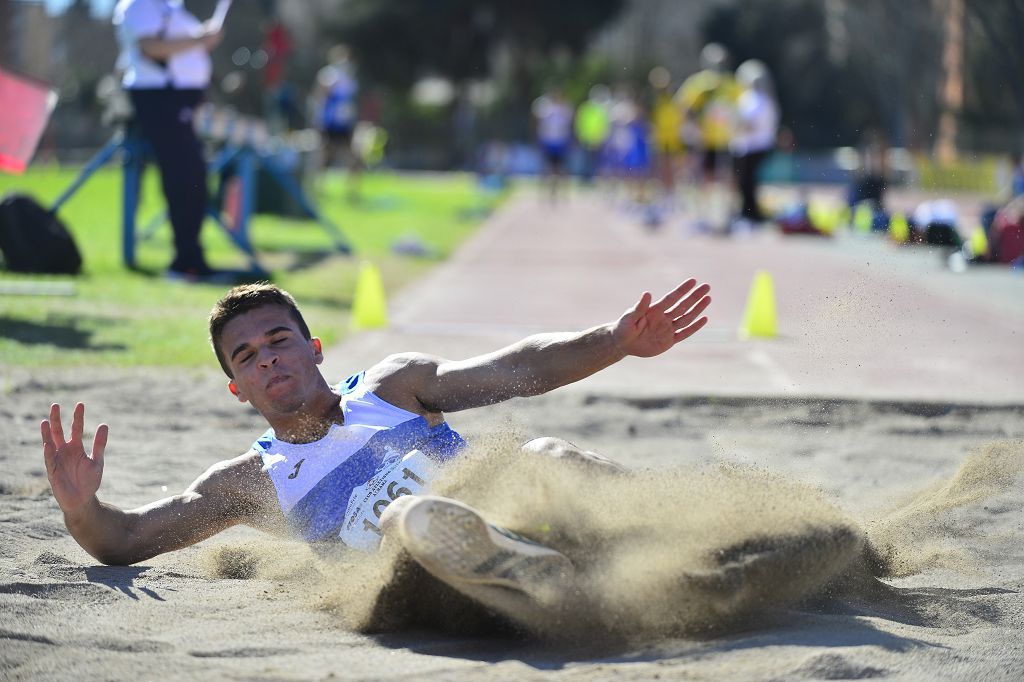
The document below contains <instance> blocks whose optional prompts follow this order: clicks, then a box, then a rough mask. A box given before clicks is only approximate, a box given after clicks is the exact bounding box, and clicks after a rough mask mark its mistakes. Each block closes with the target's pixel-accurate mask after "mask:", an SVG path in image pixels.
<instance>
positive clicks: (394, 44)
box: [330, 0, 623, 88]
mask: <svg viewBox="0 0 1024 682" xmlns="http://www.w3.org/2000/svg"><path fill="white" fill-rule="evenodd" d="M622 4H623V2H622V0H562V1H561V2H545V1H544V0H518V1H517V2H509V1H508V0H349V2H347V3H346V5H345V11H344V12H343V13H342V15H341V17H340V18H339V20H338V22H337V23H336V24H334V26H333V27H331V29H330V33H331V34H332V35H335V36H336V37H337V39H338V40H339V41H341V42H345V43H347V44H348V45H350V46H351V47H353V48H354V49H355V52H356V54H357V55H361V56H362V59H360V70H361V73H362V74H363V75H365V76H366V77H367V78H369V79H370V80H373V81H375V82H380V83H387V84H388V85H389V86H391V87H395V88H408V87H410V86H411V85H412V84H413V83H415V82H416V80H417V79H418V78H420V77H422V76H425V75H431V74H437V75H441V76H445V77H447V78H450V79H451V80H453V81H456V82H460V81H466V80H469V79H483V78H487V77H490V76H492V75H493V72H494V66H495V64H494V63H493V60H494V58H495V54H496V48H506V49H508V50H509V51H510V52H511V63H512V65H513V68H514V69H515V68H522V67H524V66H528V65H529V63H530V62H531V61H533V59H534V58H535V57H537V56H541V57H549V56H550V55H551V54H552V53H553V52H554V51H556V50H568V51H569V52H570V53H571V54H573V55H579V54H580V53H582V52H583V50H584V49H585V48H586V47H587V45H588V43H589V39H590V37H591V35H592V34H593V33H594V32H595V31H597V30H598V29H599V28H601V27H603V26H604V25H605V24H607V22H608V21H610V20H611V19H612V18H614V17H615V15H616V14H617V13H618V12H619V10H620V9H621V7H622Z"/></svg>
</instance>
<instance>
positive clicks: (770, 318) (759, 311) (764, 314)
mask: <svg viewBox="0 0 1024 682" xmlns="http://www.w3.org/2000/svg"><path fill="white" fill-rule="evenodd" d="M775 334H776V320H775V286H774V285H773V284H772V276H771V275H769V274H768V273H767V272H765V271H764V270H760V271H758V273H757V274H755V275H754V281H753V283H752V284H751V285H750V296H749V297H748V298H747V309H746V312H744V314H743V325H742V326H741V327H740V338H743V339H749V338H754V337H760V338H766V339H770V338H774V337H775Z"/></svg>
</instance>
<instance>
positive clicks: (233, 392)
mask: <svg viewBox="0 0 1024 682" xmlns="http://www.w3.org/2000/svg"><path fill="white" fill-rule="evenodd" d="M228 390H229V391H231V395H233V396H235V397H236V398H238V402H240V403H244V402H246V400H245V396H242V395H239V393H238V386H236V385H235V382H233V381H229V382H228Z"/></svg>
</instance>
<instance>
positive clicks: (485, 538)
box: [381, 496, 573, 603]
mask: <svg viewBox="0 0 1024 682" xmlns="http://www.w3.org/2000/svg"><path fill="white" fill-rule="evenodd" d="M381 524H382V527H383V528H384V531H385V533H386V534H387V535H395V536H397V537H396V539H397V540H398V541H399V542H400V543H401V545H402V546H403V547H404V548H405V549H406V551H408V552H409V554H411V555H412V557H413V558H414V559H415V560H416V561H417V562H418V563H419V564H420V565H421V566H423V568H425V569H426V570H427V571H428V572H429V573H431V574H432V575H433V576H434V577H436V578H438V579H439V580H441V581H443V582H445V583H448V584H449V585H451V586H452V587H455V588H456V589H459V587H460V585H465V586H473V585H476V586H497V587H502V588H508V589H511V590H515V591H517V592H520V593H522V594H525V595H527V596H529V597H531V598H533V599H535V600H537V601H539V602H542V603H550V602H551V601H552V600H554V599H557V598H558V596H559V595H560V594H561V593H562V592H563V591H564V587H565V585H566V584H567V580H568V579H569V578H571V576H572V575H573V566H572V563H571V562H570V561H569V559H568V557H566V556H565V555H564V554H561V553H560V552H557V551H556V550H553V549H551V548H548V547H544V546H542V545H538V544H536V543H533V542H531V541H529V540H527V539H525V538H520V537H519V536H517V535H516V534H515V533H512V532H511V531H508V530H506V529H504V528H500V527H498V526H494V525H492V524H489V523H487V521H485V520H484V519H483V517H482V516H480V514H479V513H478V512H477V511H476V510H474V509H473V508H472V507H470V506H468V505H465V504H463V503H461V502H457V501H455V500H450V499H447V498H441V497H433V496H407V497H403V498H399V500H396V501H395V502H393V503H392V504H391V505H390V506H389V507H388V509H387V510H386V512H385V516H384V517H382V518H381Z"/></svg>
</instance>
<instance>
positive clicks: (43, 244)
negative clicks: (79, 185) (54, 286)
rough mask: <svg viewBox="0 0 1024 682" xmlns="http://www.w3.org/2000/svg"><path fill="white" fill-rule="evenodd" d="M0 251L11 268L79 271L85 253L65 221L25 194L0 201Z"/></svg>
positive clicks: (7, 197)
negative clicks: (76, 242)
mask: <svg viewBox="0 0 1024 682" xmlns="http://www.w3.org/2000/svg"><path fill="white" fill-rule="evenodd" d="M0 252H2V253H3V266H4V268H5V269H7V270H10V271H11V272H34V273H47V274H59V275H77V274H78V273H79V272H80V271H81V269H82V255H81V254H80V253H79V252H78V247H77V246H76V245H75V240H74V239H72V238H71V233H69V232H68V230H67V228H66V227H64V224H63V223H62V222H61V221H60V220H58V219H57V216H55V215H54V214H53V213H50V212H49V211H48V210H46V209H45V208H43V207H42V206H40V205H39V202H37V201H36V200H34V199H32V198H31V197H28V196H25V195H24V194H9V195H7V196H6V197H4V199H3V201H0Z"/></svg>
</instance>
